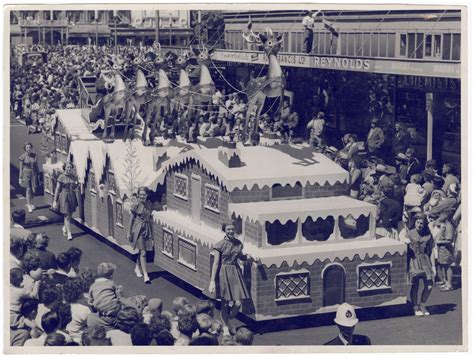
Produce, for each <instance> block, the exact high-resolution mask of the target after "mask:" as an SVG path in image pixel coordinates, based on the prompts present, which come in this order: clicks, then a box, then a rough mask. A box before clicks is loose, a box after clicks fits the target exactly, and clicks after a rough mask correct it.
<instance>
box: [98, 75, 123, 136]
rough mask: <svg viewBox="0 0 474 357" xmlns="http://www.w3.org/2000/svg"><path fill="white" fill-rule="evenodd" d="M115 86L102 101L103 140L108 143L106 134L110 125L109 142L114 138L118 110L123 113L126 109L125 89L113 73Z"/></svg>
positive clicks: (121, 80)
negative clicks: (110, 137)
mask: <svg viewBox="0 0 474 357" xmlns="http://www.w3.org/2000/svg"><path fill="white" fill-rule="evenodd" d="M114 77H115V86H114V91H113V92H112V93H109V94H107V95H106V96H105V97H104V98H103V99H102V101H103V106H104V133H103V135H102V139H103V140H107V141H110V139H109V138H108V135H107V132H108V128H109V125H110V124H112V132H111V136H112V139H111V141H113V140H114V138H115V123H116V120H117V117H118V114H119V112H120V110H122V111H124V110H125V107H126V98H127V88H126V86H125V83H124V82H123V79H122V77H121V76H120V74H119V73H117V72H116V73H115V75H114Z"/></svg>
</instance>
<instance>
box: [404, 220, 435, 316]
mask: <svg viewBox="0 0 474 357" xmlns="http://www.w3.org/2000/svg"><path fill="white" fill-rule="evenodd" d="M407 243H408V264H409V265H408V274H409V276H410V282H411V289H410V298H411V302H412V305H413V311H414V313H415V315H416V316H423V315H429V314H430V313H429V312H428V310H427V309H426V306H425V304H426V302H427V300H428V297H429V296H430V293H431V290H432V288H433V278H434V271H435V269H434V254H433V246H434V241H433V237H432V236H431V233H430V231H429V229H428V227H427V224H426V216H425V215H424V214H422V213H418V214H417V215H416V216H415V225H414V228H413V229H411V230H410V231H409V232H408V234H407ZM420 280H422V281H423V284H424V288H423V292H422V293H421V299H420V302H418V290H419V287H420Z"/></svg>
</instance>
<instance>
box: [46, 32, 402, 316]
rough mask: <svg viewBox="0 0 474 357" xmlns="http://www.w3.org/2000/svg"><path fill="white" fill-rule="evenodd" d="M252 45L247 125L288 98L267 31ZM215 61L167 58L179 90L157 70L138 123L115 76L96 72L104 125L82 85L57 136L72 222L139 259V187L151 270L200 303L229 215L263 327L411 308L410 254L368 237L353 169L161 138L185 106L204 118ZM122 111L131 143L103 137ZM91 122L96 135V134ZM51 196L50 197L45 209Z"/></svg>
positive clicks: (298, 150)
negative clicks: (106, 97)
mask: <svg viewBox="0 0 474 357" xmlns="http://www.w3.org/2000/svg"><path fill="white" fill-rule="evenodd" d="M249 36H250V35H249ZM257 37H258V38H259V39H260V40H261V41H262V44H263V45H264V48H266V49H267V50H266V53H267V55H268V57H269V67H270V69H271V70H268V71H267V75H266V76H265V77H264V78H263V79H258V78H260V77H258V76H257V79H258V80H257V79H255V78H254V79H252V78H251V80H250V82H249V84H248V85H247V87H246V90H247V91H248V93H252V94H251V95H250V97H249V101H250V104H251V105H250V106H249V108H248V112H247V119H248V123H247V124H249V123H250V118H251V116H252V115H255V114H256V113H259V112H261V109H262V105H263V104H262V103H263V102H264V99H265V98H266V97H275V96H276V94H277V93H278V96H279V98H280V101H281V97H282V95H283V94H284V78H283V75H282V73H281V68H280V67H279V65H278V61H277V59H276V52H274V51H278V48H277V49H276V50H274V49H273V48H274V46H273V45H271V43H270V42H271V41H276V43H278V42H279V39H278V38H274V36H273V34H272V33H271V31H268V30H267V36H265V35H261V34H259V35H256V34H253V33H251V38H253V39H255V38H257ZM276 47H278V46H276ZM193 52H194V55H195V56H197V57H199V58H198V60H197V61H198V63H199V64H200V68H201V71H202V72H201V74H202V75H201V76H200V82H199V83H198V84H197V85H195V86H193V85H192V83H191V80H190V79H189V77H188V76H187V72H186V70H185V69H186V62H187V61H188V60H189V57H190V56H191V55H192V53H193ZM210 56H211V51H209V50H205V49H203V48H200V49H197V50H196V51H181V52H180V53H177V54H175V55H172V56H171V57H170V58H171V60H172V62H174V66H175V68H178V70H179V72H180V74H179V83H177V84H173V83H172V82H170V81H169V80H168V79H167V77H166V80H165V77H164V75H166V72H165V71H164V67H163V68H158V71H159V72H158V73H159V75H158V84H157V85H156V86H155V88H158V89H159V90H158V91H157V92H156V93H155V94H156V95H155V100H156V102H155V103H153V104H152V105H153V106H155V109H153V110H151V109H150V110H148V107H147V106H145V108H144V113H147V114H145V119H144V120H138V121H137V120H135V115H137V114H138V112H139V107H140V105H138V104H137V105H135V106H133V110H131V111H129V109H130V107H131V106H130V102H128V101H127V102H121V104H120V105H118V104H117V102H119V101H122V99H124V98H128V99H130V98H131V96H130V94H129V93H128V92H126V93H125V94H124V93H119V94H117V97H116V98H115V97H113V96H114V93H116V89H117V88H118V90H119V91H122V90H123V89H122V88H121V78H118V77H117V75H118V73H117V72H115V73H114V74H113V76H107V75H105V77H104V82H105V83H107V81H108V80H113V81H114V82H115V86H114V90H113V91H112V92H111V94H112V97H113V98H111V99H110V101H107V102H106V105H109V104H110V105H111V106H112V108H109V109H106V108H105V106H104V113H105V114H104V115H105V117H102V118H101V117H100V116H99V117H98V119H97V120H96V121H95V122H94V120H91V112H92V110H91V109H90V103H91V102H92V103H94V102H97V98H96V97H95V98H94V95H93V91H94V89H93V88H94V87H95V88H97V85H94V86H92V84H91V83H92V81H90V83H89V84H87V85H86V82H87V81H82V83H83V84H84V89H82V90H81V93H83V94H84V97H83V99H82V97H81V106H82V108H81V109H78V110H76V111H75V113H76V114H75V116H73V115H70V113H72V112H70V111H69V112H65V113H64V115H63V113H61V112H59V113H58V114H59V115H58V118H59V120H58V123H59V124H58V125H57V131H58V132H57V133H56V137H57V142H59V143H61V144H60V145H61V147H60V151H61V154H65V153H67V159H68V160H71V161H73V162H74V164H75V166H76V172H77V176H78V181H79V183H80V193H79V196H80V197H79V200H78V201H79V210H78V211H77V212H76V214H75V215H74V218H75V219H76V220H77V221H78V222H80V223H81V224H83V225H84V226H86V227H88V228H89V229H91V230H93V231H95V232H96V233H97V234H99V235H101V236H103V237H105V238H106V239H107V240H109V241H110V242H111V243H112V244H114V245H117V246H120V247H122V248H123V249H124V250H125V251H127V252H129V253H131V254H134V253H136V251H134V250H133V249H132V247H131V246H130V245H129V242H128V240H127V238H126V235H127V228H128V225H129V219H130V214H129V207H130V203H131V201H133V199H134V194H135V192H136V189H137V188H138V186H142V185H144V186H147V187H148V188H149V189H150V190H151V192H152V195H154V197H155V199H154V200H152V201H154V202H155V204H156V206H155V207H154V208H155V209H154V211H153V241H152V242H151V245H150V246H149V247H148V248H149V249H150V250H153V251H154V263H155V264H156V265H158V266H159V267H160V268H161V269H163V270H166V271H168V272H170V273H171V274H173V275H174V276H176V277H178V278H179V279H182V280H183V281H185V282H187V283H189V284H190V285H192V286H194V287H196V288H197V289H199V290H201V291H202V292H203V293H204V294H206V295H210V294H209V292H208V291H207V288H208V286H209V279H210V276H211V268H212V265H213V255H212V254H211V252H212V250H213V247H214V245H215V244H216V243H217V242H218V241H220V240H221V239H222V238H223V236H224V233H223V232H222V230H221V225H222V224H223V223H224V222H228V221H229V220H233V221H234V222H236V224H237V231H238V233H239V236H240V239H241V240H242V242H243V246H244V252H245V253H247V254H248V255H249V256H250V259H249V260H248V261H247V262H245V263H244V264H243V265H242V269H243V276H244V280H245V283H246V284H247V285H248V290H249V291H250V293H251V299H250V300H248V301H246V302H245V303H244V306H243V310H242V312H243V313H244V314H245V315H247V316H249V317H250V318H252V319H254V320H257V321H260V320H268V319H276V318H284V317H292V316H305V315H311V314H320V313H325V312H331V311H334V310H335V309H336V308H337V306H338V305H339V304H341V303H342V302H347V303H350V304H352V305H353V306H355V307H357V308H364V307H377V306H388V305H397V304H404V303H406V290H407V273H406V259H407V256H406V255H407V248H406V245H405V244H404V243H401V242H399V241H396V240H392V239H388V238H380V237H377V236H376V233H375V222H376V215H377V212H376V211H377V207H376V206H375V205H372V204H370V203H367V202H363V201H359V200H355V199H353V198H350V197H349V196H348V194H349V173H348V172H347V171H346V170H344V169H343V168H341V167H340V166H339V165H338V164H336V163H335V162H333V161H332V160H330V159H329V158H328V157H327V156H325V155H324V154H322V153H317V152H315V150H314V149H313V148H310V147H308V146H307V145H300V144H298V145H294V144H292V145H289V144H287V145H277V144H278V142H277V141H276V142H272V143H269V142H265V143H263V145H260V146H248V145H244V144H243V142H242V141H241V142H239V143H235V142H234V141H233V139H234V138H233V137H230V138H228V137H219V138H196V139H197V142H192V141H193V140H187V139H192V135H191V134H190V135H189V136H188V137H185V138H183V137H181V136H180V135H176V136H175V137H171V138H169V137H168V138H164V137H163V136H162V134H165V133H166V132H163V131H161V132H160V131H158V130H157V127H156V126H157V124H158V123H159V122H160V121H163V120H165V118H160V116H163V113H165V114H167V115H169V113H170V112H169V110H179V109H181V110H183V109H184V110H187V113H188V114H189V115H191V113H193V112H197V111H206V110H208V108H209V103H210V98H211V95H212V93H213V90H214V84H213V81H212V78H210V73H209V70H208V69H207V65H208V64H209V63H210V62H209V61H210V60H209V58H210ZM278 68H280V72H279V71H278ZM160 69H161V70H163V71H162V72H161V71H160ZM206 69H207V70H206ZM119 77H120V76H119ZM140 77H141V75H140V74H139V71H137V76H136V78H137V81H136V86H135V89H134V93H137V92H139V88H140V87H142V88H143V87H144V86H143V82H142V83H140V79H139V78H140ZM160 81H163V82H160ZM117 83H118V86H117ZM160 83H163V85H160ZM86 87H87V88H86ZM171 87H174V88H171ZM262 91H263V94H260V92H262ZM144 92H145V93H148V92H147V91H144ZM109 94H110V93H109ZM114 98H115V99H114ZM117 98H118V99H117ZM116 99H117V100H116ZM119 99H120V100H119ZM262 101H263V102H262ZM148 103H150V101H148V102H146V104H147V105H148ZM156 107H158V108H160V109H159V110H157V109H156ZM123 111H125V113H128V114H127V115H126V116H125V118H126V119H125V120H127V121H128V122H129V123H130V125H132V129H131V132H132V133H134V132H135V129H137V131H138V132H140V130H141V131H142V132H141V135H138V136H137V137H138V138H140V136H141V139H142V140H131V137H133V136H134V135H131V136H130V135H128V134H127V135H124V136H123V138H122V139H123V140H122V139H116V140H114V135H115V132H114V129H113V127H112V128H111V132H110V136H109V134H106V133H105V132H106V131H107V130H106V129H107V127H108V125H107V122H108V123H110V124H112V125H113V124H114V123H116V121H118V120H122V119H118V118H119V117H120V113H121V112H123ZM78 113H79V114H78ZM257 115H258V114H257ZM188 118H190V117H188ZM99 120H102V123H103V127H102V130H104V133H103V134H102V135H98V134H97V132H96V130H98V127H99V126H101V125H98V126H97V127H96V125H97V121H99ZM140 122H141V124H140ZM144 123H145V125H143V124H144ZM188 124H189V123H188ZM154 125H155V130H156V132H157V133H158V135H157V137H156V140H155V138H153V139H151V137H152V136H153V135H152V134H151V133H150V134H143V131H144V128H147V127H151V128H152V127H153V126H154ZM135 126H138V128H135ZM249 127H251V125H249V126H248V128H249ZM126 128H127V129H128V124H126ZM252 128H253V129H252ZM252 128H250V129H249V132H248V133H247V134H246V135H245V136H244V139H245V138H247V139H251V140H247V142H245V144H249V143H250V144H254V145H255V144H256V141H257V142H258V141H259V140H254V139H255V138H254V137H252V135H255V134H256V133H257V130H256V127H252ZM98 131H100V130H98ZM150 131H151V130H150ZM125 132H127V130H125ZM58 134H59V135H58ZM174 134H176V133H174ZM148 135H150V137H147V136H148ZM150 139H151V140H150ZM267 145H270V146H267ZM63 159H66V158H65V157H63ZM58 162H59V161H58ZM47 165H48V164H47ZM50 165H53V164H51V163H50ZM56 165H58V163H56ZM45 176H46V170H45ZM50 181H51V180H50ZM53 187H54V186H51V187H50V190H49V196H48V195H46V197H47V200H49V201H50V200H51V195H52V194H53V190H52V188H53ZM210 297H212V296H210Z"/></svg>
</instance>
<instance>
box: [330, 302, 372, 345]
mask: <svg viewBox="0 0 474 357" xmlns="http://www.w3.org/2000/svg"><path fill="white" fill-rule="evenodd" d="M334 322H335V323H336V324H337V327H338V328H339V334H338V335H337V337H336V338H334V339H332V340H331V341H328V342H326V343H325V345H328V346H348V345H354V346H360V345H363V346H364V345H365V346H366V345H371V344H372V343H371V342H370V339H369V338H368V337H367V336H363V335H356V334H354V330H355V328H356V325H357V323H358V322H359V319H358V318H357V316H356V313H355V310H354V307H352V305H349V304H348V303H346V302H345V303H343V304H341V305H339V307H338V308H337V312H336V318H335V319H334Z"/></svg>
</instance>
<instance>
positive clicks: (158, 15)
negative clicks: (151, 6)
mask: <svg viewBox="0 0 474 357" xmlns="http://www.w3.org/2000/svg"><path fill="white" fill-rule="evenodd" d="M155 42H156V43H159V42H160V11H159V10H156V28H155Z"/></svg>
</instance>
